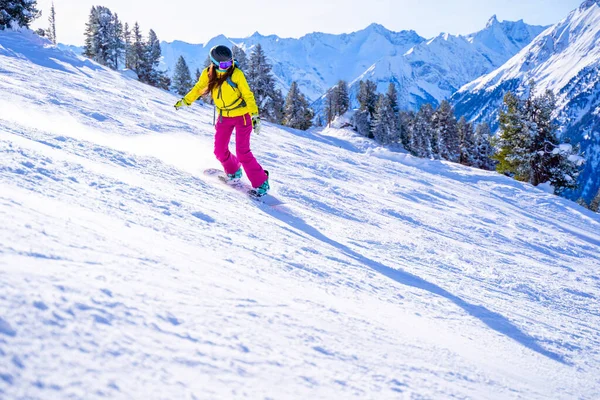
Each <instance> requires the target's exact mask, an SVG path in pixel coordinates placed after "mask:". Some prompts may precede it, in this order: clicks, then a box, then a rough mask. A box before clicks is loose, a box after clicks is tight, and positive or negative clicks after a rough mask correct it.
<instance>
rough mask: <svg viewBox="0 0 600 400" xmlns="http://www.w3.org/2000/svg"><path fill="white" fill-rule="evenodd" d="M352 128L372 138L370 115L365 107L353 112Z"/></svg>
mask: <svg viewBox="0 0 600 400" xmlns="http://www.w3.org/2000/svg"><path fill="white" fill-rule="evenodd" d="M353 124H354V129H355V130H356V131H357V132H358V133H359V134H361V135H362V136H364V137H368V138H371V139H372V138H373V134H372V133H371V116H370V114H369V111H368V110H366V109H362V108H361V109H359V110H357V111H356V112H355V113H354V121H353Z"/></svg>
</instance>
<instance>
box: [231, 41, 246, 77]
mask: <svg viewBox="0 0 600 400" xmlns="http://www.w3.org/2000/svg"><path fill="white" fill-rule="evenodd" d="M231 51H232V52H233V59H234V60H235V61H236V62H237V65H238V68H239V69H241V70H242V71H245V70H246V67H247V66H248V57H247V56H246V52H245V51H244V50H243V49H242V48H241V47H238V46H233V48H232V49H231Z"/></svg>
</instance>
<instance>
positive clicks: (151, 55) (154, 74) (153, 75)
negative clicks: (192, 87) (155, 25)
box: [145, 29, 171, 90]
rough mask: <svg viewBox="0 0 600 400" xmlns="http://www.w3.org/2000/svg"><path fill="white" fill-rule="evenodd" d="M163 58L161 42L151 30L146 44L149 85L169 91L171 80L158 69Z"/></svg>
mask: <svg viewBox="0 0 600 400" xmlns="http://www.w3.org/2000/svg"><path fill="white" fill-rule="evenodd" d="M161 58H162V51H161V49H160V40H158V36H157V35H156V32H154V30H153V29H150V32H149V33H148V42H147V43H146V57H145V59H146V63H147V67H148V71H149V74H148V80H147V83H149V84H150V85H152V86H154V87H158V88H161V89H165V90H168V89H169V86H170V83H171V82H170V79H169V78H168V77H167V74H166V73H165V72H164V71H161V70H159V69H158V67H159V64H160V59H161Z"/></svg>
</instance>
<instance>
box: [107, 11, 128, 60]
mask: <svg viewBox="0 0 600 400" xmlns="http://www.w3.org/2000/svg"><path fill="white" fill-rule="evenodd" d="M110 28H111V29H110V34H109V40H110V43H109V48H110V50H109V62H110V63H109V65H110V64H112V66H111V68H113V69H115V70H118V69H119V67H120V65H122V64H123V59H124V54H125V51H126V49H125V46H126V45H125V37H124V33H123V24H122V23H121V21H120V20H119V16H118V15H117V13H115V14H114V15H113V18H112V24H111V27H110Z"/></svg>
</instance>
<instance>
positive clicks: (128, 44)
mask: <svg viewBox="0 0 600 400" xmlns="http://www.w3.org/2000/svg"><path fill="white" fill-rule="evenodd" d="M123 41H124V42H125V68H126V69H134V67H133V66H134V61H133V58H134V57H133V54H134V53H133V45H132V39H131V30H130V29H129V24H128V23H127V22H125V26H124V27H123Z"/></svg>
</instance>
